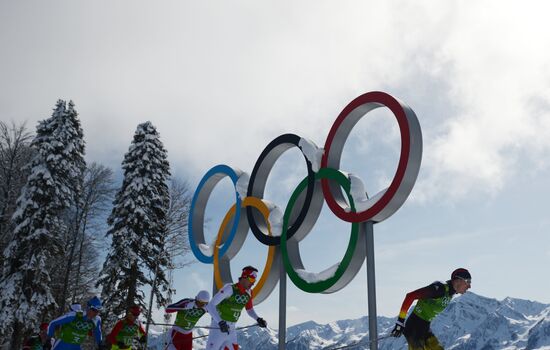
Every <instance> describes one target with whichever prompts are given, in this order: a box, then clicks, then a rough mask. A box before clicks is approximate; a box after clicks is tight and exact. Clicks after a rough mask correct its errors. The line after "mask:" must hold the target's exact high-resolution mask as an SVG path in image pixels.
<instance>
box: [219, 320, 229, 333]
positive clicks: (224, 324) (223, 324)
mask: <svg viewBox="0 0 550 350" xmlns="http://www.w3.org/2000/svg"><path fill="white" fill-rule="evenodd" d="M218 325H219V326H220V331H221V332H225V333H227V334H229V326H228V325H227V322H225V321H224V320H221V321H220V322H218Z"/></svg>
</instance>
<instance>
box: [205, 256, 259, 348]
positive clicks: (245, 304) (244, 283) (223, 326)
mask: <svg viewBox="0 0 550 350" xmlns="http://www.w3.org/2000/svg"><path fill="white" fill-rule="evenodd" d="M257 276H258V270H257V269H256V268H254V267H252V266H246V267H245V268H243V270H242V273H241V277H239V282H237V283H235V284H226V285H225V286H223V288H222V289H220V290H219V291H218V293H216V295H214V296H213V297H212V300H211V301H210V303H208V305H207V306H206V310H207V311H208V313H209V314H210V316H212V327H213V328H216V329H212V330H211V331H210V334H209V335H208V340H207V341H206V350H220V349H221V350H238V349H239V345H238V342H237V334H236V330H235V324H236V323H237V321H238V320H239V317H240V316H241V312H242V310H243V309H246V312H247V313H248V315H249V316H250V317H252V318H253V319H254V320H255V321H256V322H258V325H259V326H260V327H267V322H266V321H265V320H264V319H263V318H261V317H258V315H257V314H256V312H255V311H254V305H253V302H252V298H253V295H252V291H251V290H250V288H252V285H253V284H254V283H255V282H256V278H257ZM217 327H219V328H217Z"/></svg>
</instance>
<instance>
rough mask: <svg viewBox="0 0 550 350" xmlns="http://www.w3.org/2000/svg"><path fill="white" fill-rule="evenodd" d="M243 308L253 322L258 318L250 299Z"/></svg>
mask: <svg viewBox="0 0 550 350" xmlns="http://www.w3.org/2000/svg"><path fill="white" fill-rule="evenodd" d="M245 308H246V313H247V314H248V316H250V317H252V318H253V319H254V321H256V320H257V319H258V318H259V316H258V314H257V313H256V311H255V310H254V304H253V303H252V298H250V300H249V301H248V303H246V306H245Z"/></svg>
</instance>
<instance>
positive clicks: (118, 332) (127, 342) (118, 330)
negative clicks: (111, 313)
mask: <svg viewBox="0 0 550 350" xmlns="http://www.w3.org/2000/svg"><path fill="white" fill-rule="evenodd" d="M140 314H141V308H140V307H139V306H138V305H132V306H131V307H130V308H129V309H128V311H127V312H126V317H124V318H123V319H122V320H118V321H117V323H115V326H114V327H113V330H112V331H111V333H109V335H107V337H105V340H106V342H107V344H110V345H111V350H119V349H124V350H131V349H132V342H133V341H134V338H139V341H140V343H145V342H146V341H147V336H146V334H145V330H144V329H143V326H142V325H141V322H139V320H138V317H139V315H140Z"/></svg>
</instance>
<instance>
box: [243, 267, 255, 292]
mask: <svg viewBox="0 0 550 350" xmlns="http://www.w3.org/2000/svg"><path fill="white" fill-rule="evenodd" d="M257 277H258V270H257V269H256V268H255V267H253V266H250V265H249V266H245V267H244V268H243V270H242V272H241V277H239V283H240V284H241V285H242V286H243V287H244V288H246V289H248V288H250V287H252V285H253V284H254V283H256V278H257Z"/></svg>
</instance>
